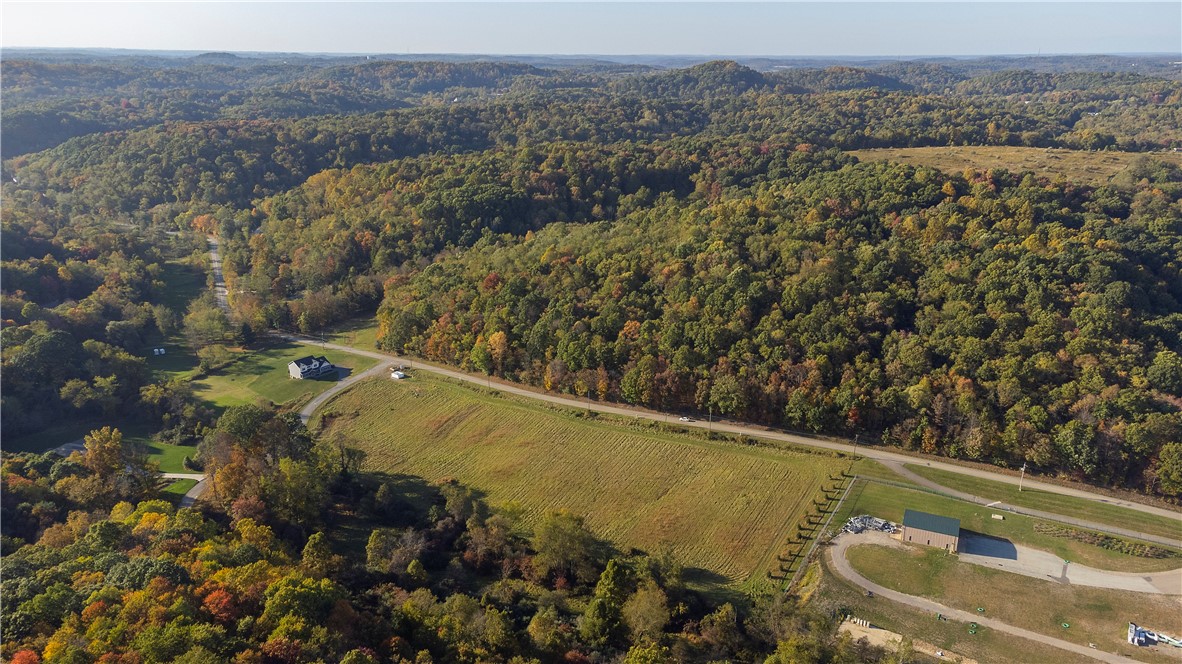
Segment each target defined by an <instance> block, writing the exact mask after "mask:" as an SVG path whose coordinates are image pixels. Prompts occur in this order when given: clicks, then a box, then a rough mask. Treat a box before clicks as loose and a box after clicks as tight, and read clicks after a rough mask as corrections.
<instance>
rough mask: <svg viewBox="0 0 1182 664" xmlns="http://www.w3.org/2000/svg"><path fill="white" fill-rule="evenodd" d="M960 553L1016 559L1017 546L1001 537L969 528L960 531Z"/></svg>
mask: <svg viewBox="0 0 1182 664" xmlns="http://www.w3.org/2000/svg"><path fill="white" fill-rule="evenodd" d="M959 549H960V553H969V554H973V555H977V556H988V557H990V558H1000V559H1003V560H1017V559H1018V548H1017V547H1015V546H1014V543H1013V542H1011V541H1010V540H1008V539H1005V538H1003V537H993V536H992V535H982V534H981V533H975V532H973V531H971V530H962V531H960V546H959Z"/></svg>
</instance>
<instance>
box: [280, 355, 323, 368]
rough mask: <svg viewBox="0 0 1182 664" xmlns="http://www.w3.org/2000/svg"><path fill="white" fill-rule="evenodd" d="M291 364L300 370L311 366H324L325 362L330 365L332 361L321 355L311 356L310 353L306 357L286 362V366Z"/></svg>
mask: <svg viewBox="0 0 1182 664" xmlns="http://www.w3.org/2000/svg"><path fill="white" fill-rule="evenodd" d="M293 364H294V365H296V366H297V367H299V368H300V371H306V370H308V369H312V368H315V367H319V366H324V365H326V364H327V365H331V364H332V363H331V362H329V361H328V358H327V357H323V356H321V357H313V356H311V355H308V356H306V357H301V358H298V359H295V360H292V361H291V362H289V363H288V366H291V365H293Z"/></svg>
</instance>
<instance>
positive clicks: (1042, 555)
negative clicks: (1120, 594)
mask: <svg viewBox="0 0 1182 664" xmlns="http://www.w3.org/2000/svg"><path fill="white" fill-rule="evenodd" d="M957 557H958V559H959V560H960V561H961V562H965V563H972V564H974V565H980V566H982V567H992V568H993V569H1000V570H1002V571H1005V572H1010V573H1013V574H1021V575H1023V576H1029V577H1033V578H1035V579H1043V580H1044V581H1045V580H1047V579H1050V580H1051V581H1057V582H1059V583H1063V584H1067V585H1072V586H1089V587H1092V588H1109V589H1112V590H1128V591H1131V592H1138V593H1148V594H1152V595H1182V569H1175V570H1170V571H1166V572H1113V571H1111V570H1103V569H1096V568H1094V567H1088V566H1086V565H1080V564H1078V563H1069V562H1064V561H1063V559H1062V558H1060V557H1059V556H1057V555H1055V554H1053V553H1049V552H1047V551H1042V550H1039V549H1033V548H1030V547H1028V546H1023V545H1021V544H1014V543H1013V542H1010V541H1008V540H1004V539H999V538H995V537H986V536H984V535H976V534H964V533H962V535H961V538H960V551H959V553H958V554H957Z"/></svg>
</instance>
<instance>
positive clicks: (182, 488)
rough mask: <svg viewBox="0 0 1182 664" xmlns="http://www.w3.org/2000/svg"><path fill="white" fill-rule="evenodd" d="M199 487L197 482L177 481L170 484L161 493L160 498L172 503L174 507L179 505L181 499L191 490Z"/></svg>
mask: <svg viewBox="0 0 1182 664" xmlns="http://www.w3.org/2000/svg"><path fill="white" fill-rule="evenodd" d="M195 486H197V480H177V481H175V482H173V483H172V484H169V485H168V486H167V487H165V488H164V490H162V491H161V492H160V497H161V498H163V499H164V500H167V501H169V502H171V503H172V504H173V505H179V504H180V502H181V498H184V497H185V494H186V493H188V492H189V489H192V488H193V487H195Z"/></svg>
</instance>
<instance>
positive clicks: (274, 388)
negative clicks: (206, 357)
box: [193, 343, 378, 409]
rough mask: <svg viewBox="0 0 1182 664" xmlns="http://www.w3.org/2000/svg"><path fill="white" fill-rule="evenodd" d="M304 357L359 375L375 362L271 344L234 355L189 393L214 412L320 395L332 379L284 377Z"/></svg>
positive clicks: (313, 349)
mask: <svg viewBox="0 0 1182 664" xmlns="http://www.w3.org/2000/svg"><path fill="white" fill-rule="evenodd" d="M305 355H324V356H325V357H327V358H328V360H329V361H330V362H332V363H333V364H335V365H337V366H339V367H346V368H348V369H349V370H350V371H351V372H352V373H360V372H362V371H365V370H366V369H369V368H370V367H372V366H374V365H375V364H377V362H378V361H377V360H375V359H373V358H370V357H362V356H360V355H353V354H351V353H342V352H340V351H334V350H321V349H319V348H316V347H313V346H305V345H303V344H296V343H275V344H272V345H270V346H268V347H266V348H260V349H258V350H251V351H243V352H240V353H237V356H236V358H235V359H234V361H233V362H232V363H231V364H230V365H229V366H227V367H225V368H223V369H219V370H217V371H215V372H213V373H211V374H209V375H207V376H205V377H203V378H201V379H199V380H195V381H193V391H194V393H195V394H196V395H197V396H198V397H199V398H201V399H204V400H206V401H207V402H209V403H210V404H212V405H213V406H214V407H216V408H218V409H224V408H226V407H228V406H237V405H242V404H248V403H254V402H256V401H258V400H259V399H266V400H268V401H272V402H274V403H277V404H282V403H287V402H288V401H292V400H293V399H299V398H307V397H310V396H314V395H316V394H320V393H321V392H323V391H324V390H327V389H328V388H329V387H331V386H332V385H333V383H334V382H335V381H333V380H328V379H325V380H294V379H292V378H290V377H288V375H287V363H288V362H291V361H292V360H294V359H296V358H298V357H303V356H305Z"/></svg>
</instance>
